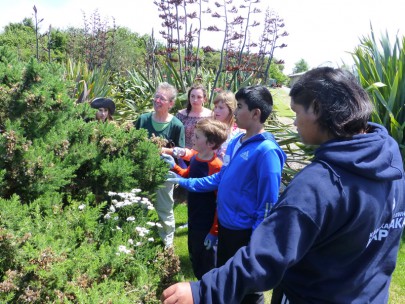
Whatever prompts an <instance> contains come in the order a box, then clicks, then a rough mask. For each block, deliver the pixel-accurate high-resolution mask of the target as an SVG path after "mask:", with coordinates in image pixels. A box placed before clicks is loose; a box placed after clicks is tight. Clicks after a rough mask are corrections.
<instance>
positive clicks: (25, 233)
mask: <svg viewBox="0 0 405 304" xmlns="http://www.w3.org/2000/svg"><path fill="white" fill-rule="evenodd" d="M139 192H140V190H133V191H132V192H130V193H110V195H113V196H114V197H116V199H113V200H112V203H111V204H106V203H103V204H99V205H97V206H92V205H91V204H89V203H88V202H78V201H70V202H69V205H67V206H64V204H63V203H62V201H61V197H60V196H58V195H54V196H49V197H47V198H45V197H43V198H41V199H38V200H35V201H34V202H32V203H31V204H21V201H20V199H19V198H18V197H17V196H13V197H12V198H11V199H9V200H4V199H1V200H0V205H1V206H2V212H1V216H0V257H1V258H0V276H1V277H2V278H3V280H2V282H1V283H0V302H1V303H51V302H52V303H157V302H158V301H157V299H158V295H157V293H159V292H160V291H161V290H162V288H163V287H164V286H162V285H161V284H162V282H166V283H170V282H172V281H173V277H174V275H175V274H176V273H177V271H178V264H179V262H178V259H177V258H176V257H174V255H173V252H170V251H165V252H164V251H163V250H162V246H160V245H159V243H158V242H157V240H156V238H157V230H156V229H157V224H156V223H155V221H154V220H156V218H157V217H156V213H155V212H154V209H153V207H152V204H151V202H150V201H149V199H148V198H146V197H141V196H139ZM170 269H172V271H171V272H168V271H167V270H170Z"/></svg>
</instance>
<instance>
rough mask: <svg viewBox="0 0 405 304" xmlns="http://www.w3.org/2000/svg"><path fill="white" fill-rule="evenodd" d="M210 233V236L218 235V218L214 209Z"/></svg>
mask: <svg viewBox="0 0 405 304" xmlns="http://www.w3.org/2000/svg"><path fill="white" fill-rule="evenodd" d="M210 233H211V234H212V235H218V217H217V210H216V209H215V215H214V222H213V223H212V226H211V229H210Z"/></svg>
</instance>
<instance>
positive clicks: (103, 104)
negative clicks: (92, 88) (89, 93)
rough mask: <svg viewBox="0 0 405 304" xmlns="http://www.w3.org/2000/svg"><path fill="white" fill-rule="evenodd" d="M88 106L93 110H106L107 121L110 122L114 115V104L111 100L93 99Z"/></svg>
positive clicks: (103, 98) (105, 98)
mask: <svg viewBox="0 0 405 304" xmlns="http://www.w3.org/2000/svg"><path fill="white" fill-rule="evenodd" d="M90 106H91V107H92V108H93V109H100V108H104V109H108V116H107V120H108V121H112V120H114V119H113V117H112V116H113V114H114V113H115V103H114V101H112V99H110V98H107V97H97V98H95V99H93V101H92V102H91V103H90Z"/></svg>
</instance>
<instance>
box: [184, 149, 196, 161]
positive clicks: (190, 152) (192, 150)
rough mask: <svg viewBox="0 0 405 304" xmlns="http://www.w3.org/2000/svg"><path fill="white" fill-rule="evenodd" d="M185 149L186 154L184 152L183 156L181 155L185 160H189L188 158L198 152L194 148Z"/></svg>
mask: <svg viewBox="0 0 405 304" xmlns="http://www.w3.org/2000/svg"><path fill="white" fill-rule="evenodd" d="M184 150H186V154H184V156H182V157H181V158H182V159H184V160H186V161H190V159H191V158H192V157H193V156H194V155H196V154H197V153H198V152H197V151H196V150H194V149H187V148H186V149H184Z"/></svg>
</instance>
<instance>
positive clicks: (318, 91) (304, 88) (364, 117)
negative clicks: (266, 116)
mask: <svg viewBox="0 0 405 304" xmlns="http://www.w3.org/2000/svg"><path fill="white" fill-rule="evenodd" d="M290 96H291V99H292V101H293V102H294V103H296V104H299V105H302V106H303V107H304V109H305V110H308V108H309V107H310V106H311V105H312V106H313V109H314V113H315V114H316V115H318V120H317V122H318V124H319V125H320V126H321V127H322V128H324V129H325V130H328V132H330V134H332V135H333V136H334V137H336V138H348V137H352V136H353V135H355V134H358V133H359V132H361V131H366V129H367V122H368V120H369V118H370V115H371V112H372V111H373V106H372V104H371V102H370V99H369V97H368V95H367V93H366V91H365V90H364V89H363V88H362V87H361V86H360V85H359V83H358V81H357V79H356V78H355V77H354V75H353V74H352V73H350V72H349V71H346V70H343V69H334V68H331V67H320V68H316V69H313V70H310V71H308V72H306V73H305V74H304V75H302V76H301V78H300V79H299V80H298V81H297V82H296V83H295V84H294V86H293V87H292V88H291V91H290Z"/></svg>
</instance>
